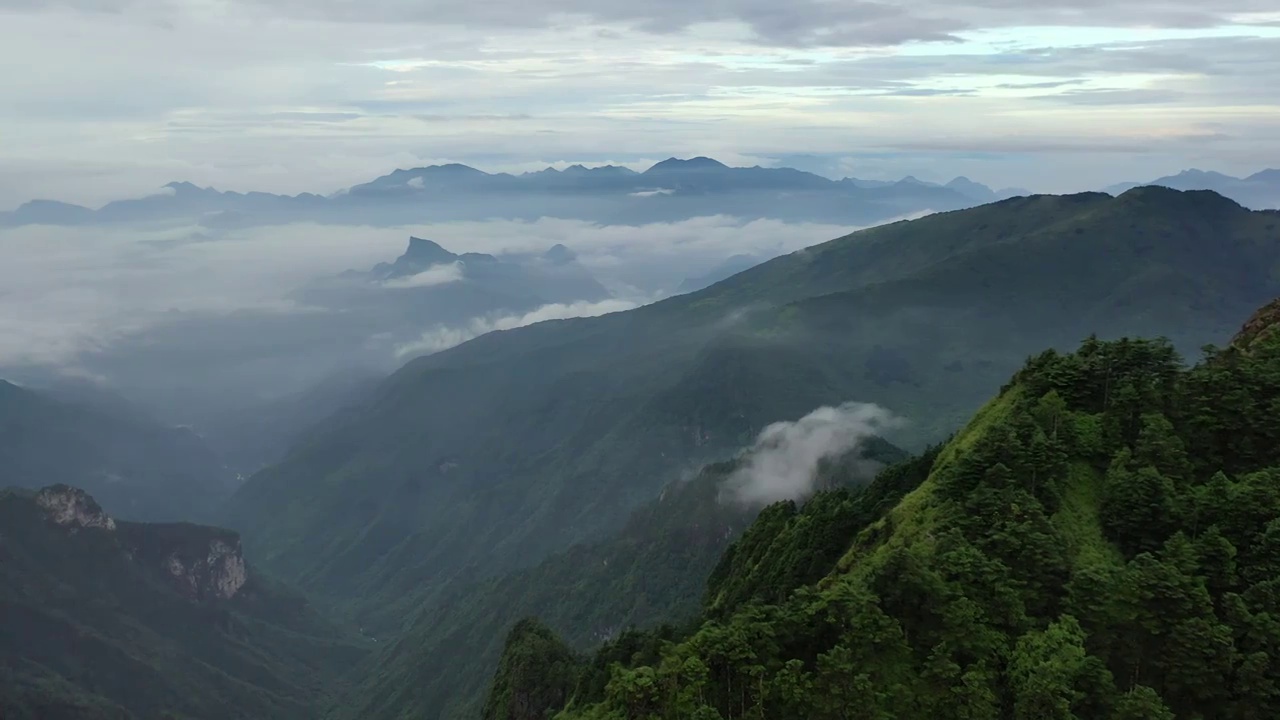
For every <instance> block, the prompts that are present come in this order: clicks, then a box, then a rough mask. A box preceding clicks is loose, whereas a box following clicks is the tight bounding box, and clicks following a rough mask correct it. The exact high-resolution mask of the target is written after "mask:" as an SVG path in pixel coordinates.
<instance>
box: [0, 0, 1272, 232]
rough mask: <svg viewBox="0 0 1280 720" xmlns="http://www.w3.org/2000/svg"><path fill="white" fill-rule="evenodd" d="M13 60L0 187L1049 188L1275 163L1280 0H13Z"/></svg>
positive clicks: (3, 76) (6, 75) (29, 191)
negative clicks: (604, 170) (882, 182)
mask: <svg viewBox="0 0 1280 720" xmlns="http://www.w3.org/2000/svg"><path fill="white" fill-rule="evenodd" d="M0 66H2V67H4V68H6V71H5V72H3V73H0V97H3V98H4V99H5V101H4V102H3V103H0V146H2V147H3V148H4V152H3V153H0V210H3V209H10V208H12V207H15V206H17V205H18V204H20V203H21V202H24V201H26V200H29V199H32V198H33V197H44V198H55V199H61V200H67V201H72V202H78V203H83V204H88V205H95V206H96V205H99V204H101V203H104V202H106V201H108V200H111V199H117V198H121V197H133V196H139V195H145V194H148V193H149V192H153V191H154V190H155V189H156V188H159V187H160V186H162V185H163V184H164V183H166V182H169V181H174V180H189V181H192V182H195V183H197V184H200V185H213V186H215V187H218V188H219V189H228V190H241V191H246V190H262V191H270V192H286V193H298V192H304V191H309V192H322V193H327V192H333V191H336V190H338V189H340V188H343V187H347V186H350V185H352V184H355V183H358V182H362V181H366V180H368V179H370V178H373V177H376V176H378V175H381V174H384V173H386V172H388V171H390V170H391V169H394V168H397V167H413V166H420V165H426V164H432V163H438V162H451V161H452V162H465V163H468V164H471V165H474V166H476V167H480V168H482V169H486V170H490V171H498V170H502V171H521V170H529V169H537V168H541V167H545V166H547V165H553V166H564V165H567V164H570V163H573V162H584V163H587V164H603V163H607V162H614V163H619V164H625V165H629V166H631V167H636V168H643V167H645V166H647V165H648V164H650V163H652V162H654V161H657V160H661V159H663V158H665V157H668V156H681V157H687V156H692V155H710V156H713V157H717V158H719V159H721V160H722V161H725V162H728V163H730V164H761V165H777V164H786V165H792V166H798V167H803V168H805V169H810V170H814V171H818V172H822V173H823V174H827V175H831V176H836V177H840V176H844V175H852V176H856V177H863V178H869V179H886V178H897V177H901V176H903V175H907V174H912V175H915V176H917V177H920V178H922V179H926V180H946V179H949V178H950V177H952V176H955V175H961V174H963V175H967V176H969V177H972V178H974V179H976V180H979V181H982V182H986V183H988V184H990V185H992V186H996V187H1004V186H1015V187H1027V188H1031V189H1034V190H1037V191H1048V192H1068V191H1077V190H1083V189H1092V188H1097V187H1101V186H1103V185H1106V184H1110V183H1112V182H1116V181H1119V180H1149V179H1153V178H1154V177H1158V176H1160V175H1164V174H1169V173H1172V172H1176V171H1178V170H1180V169H1183V168H1186V167H1191V166H1197V167H1202V168H1206V169H1216V170H1220V171H1224V172H1228V173H1232V174H1238V175H1244V174H1250V173H1252V172H1256V171H1257V170H1260V169H1262V168H1263V167H1265V166H1266V165H1268V164H1270V165H1272V166H1276V165H1280V107H1277V106H1280V91H1277V90H1276V89H1275V88H1277V87H1280V10H1278V9H1277V6H1276V4H1275V0H1213V1H1212V2H1205V1H1204V0H1126V1H1125V2H1111V1H1109V0H1059V1H1058V2H1044V1H1042V0H947V1H946V2H944V1H943V0H896V1H895V2H880V1H878V0H792V1H790V2H779V1H778V0H703V1H701V2H689V1H688V0H679V1H677V0H656V1H652V2H639V1H637V0H591V1H590V2H588V1H587V0H490V1H488V2H471V1H470V0H467V1H464V0H360V1H356V0H0ZM15 70H16V71H15Z"/></svg>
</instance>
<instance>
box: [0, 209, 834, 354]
mask: <svg viewBox="0 0 1280 720" xmlns="http://www.w3.org/2000/svg"><path fill="white" fill-rule="evenodd" d="M850 230H851V228H845V227H839V226H831V225H820V224H786V223H782V222H777V221H757V222H751V223H746V224H744V223H741V222H739V221H737V220H734V219H732V218H725V217H712V218H698V219H694V220H689V221H686V222H681V223H663V224H655V225H647V226H641V227H630V226H603V227H602V226H597V225H593V224H591V223H587V222H582V221H573V220H550V219H546V220H539V221H536V222H519V221H495V222H462V223H447V224H439V225H427V226H412V227H403V228H369V227H359V226H354V227H353V226H321V225H315V224H296V225H284V226H275V227H269V228H253V229H248V230H234V231H213V230H209V229H200V228H187V227H150V228H134V227H127V228H124V227H100V228H66V227H58V228H55V227H47V226H27V227H23V228H16V229H8V230H0V248H3V253H4V261H3V262H0V369H2V368H4V367H12V366H15V365H24V364H38V365H62V366H71V365H74V364H75V362H76V358H77V356H79V355H80V354H81V353H84V352H92V351H95V350H97V349H101V348H104V347H109V346H111V345H112V344H113V343H114V342H115V341H116V340H118V339H119V338H121V337H122V336H126V335H128V334H130V333H136V332H140V331H144V330H146V329H147V328H149V327H152V326H155V325H157V324H159V323H164V322H169V321H172V320H174V319H175V318H179V317H181V318H187V319H199V318H200V317H213V316H233V315H235V314H237V313H259V314H261V313H274V314H280V313H305V312H307V311H308V308H307V307H306V306H305V304H302V303H299V302H298V301H296V300H294V299H292V295H293V291H294V290H296V289H297V288H298V287H300V286H302V285H304V284H306V283H308V282H309V281H312V280H314V279H316V278H322V277H330V276H334V275H337V274H338V273H341V272H343V271H344V270H348V269H358V270H363V269H368V268H371V267H373V266H374V265H375V264H377V263H379V262H384V261H388V260H391V259H394V258H395V257H396V256H398V255H399V254H400V253H402V252H403V251H404V248H405V243H406V242H407V238H408V237H409V236H410V235H415V236H419V237H427V238H431V239H434V240H436V241H438V242H440V243H441V244H442V245H444V246H445V247H446V248H448V249H450V250H452V251H454V252H459V253H461V252H485V253H495V254H499V253H542V252H543V251H545V250H546V249H547V248H549V247H551V246H552V245H555V244H557V243H564V244H565V245H567V246H569V247H570V248H572V249H573V250H574V251H575V252H576V253H577V254H578V258H579V261H580V262H582V263H583V264H584V265H586V266H587V268H588V269H589V270H590V271H591V272H592V273H593V274H595V275H596V276H597V277H599V278H601V279H602V280H604V281H606V283H607V284H608V285H609V286H610V287H611V289H612V290H613V291H614V292H613V294H614V295H615V297H617V298H620V299H621V300H624V301H626V302H630V303H642V302H647V301H648V300H651V299H653V297H654V291H655V290H656V289H660V288H661V287H666V288H667V289H670V288H673V287H675V285H677V284H678V283H679V281H680V280H681V279H683V275H682V274H681V273H682V272H687V273H688V274H689V275H697V274H700V273H702V272H705V271H706V270H708V269H710V268H711V267H713V266H714V265H716V264H718V263H720V262H721V261H723V260H724V258H726V257H728V256H729V255H732V254H735V253H739V252H751V253H753V254H756V255H759V256H761V257H772V256H775V255H779V254H782V253H785V252H790V251H792V250H796V249H799V248H801V247H805V246H808V245H812V244H814V243H818V242H822V241H824V240H828V239H831V238H833V237H837V236H840V235H843V234H845V233H847V232H849V231H850ZM456 272H457V268H456V267H455V266H453V265H443V266H437V267H434V268H431V269H429V270H427V271H426V272H425V273H423V274H421V275H415V276H413V277H412V278H406V279H405V280H406V281H408V282H412V283H415V284H424V283H425V284H430V283H432V282H443V281H451V280H456ZM387 292H408V290H405V289H387ZM620 307H621V306H603V308H604V309H600V310H599V311H601V312H607V311H611V310H610V309H609V308H612V309H620ZM591 311H592V308H585V307H580V308H573V307H563V308H556V307H552V308H549V309H546V310H545V318H546V319H550V318H552V317H565V316H567V315H566V314H565V313H570V312H578V313H579V314H586V313H588V312H591ZM541 317H543V316H539V315H536V314H531V316H530V317H529V318H527V322H535V321H536V319H535V318H541ZM512 322H519V323H524V322H526V319H525V318H524V317H523V316H522V317H520V318H516V319H515V320H512V319H503V318H496V319H495V318H482V319H480V320H477V321H476V323H474V324H466V325H464V326H462V327H458V328H454V329H453V330H451V332H454V333H456V335H455V336H456V337H462V336H473V335H474V334H476V333H477V332H481V331H483V328H484V327H490V326H492V327H495V328H496V327H511V326H514V325H512V324H511V323H512ZM422 330H423V331H424V332H427V331H432V330H433V329H432V328H428V327H424V328H422ZM455 344H456V343H455ZM440 346H443V341H442V343H441V344H440V345H437V347H440ZM392 353H393V349H391V348H388V350H387V355H388V361H391V360H394V358H393V357H392Z"/></svg>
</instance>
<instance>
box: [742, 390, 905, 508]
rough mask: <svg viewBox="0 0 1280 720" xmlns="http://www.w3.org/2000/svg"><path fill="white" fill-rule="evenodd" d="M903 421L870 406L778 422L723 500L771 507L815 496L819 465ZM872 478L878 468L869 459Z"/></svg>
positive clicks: (750, 453)
mask: <svg viewBox="0 0 1280 720" xmlns="http://www.w3.org/2000/svg"><path fill="white" fill-rule="evenodd" d="M902 422H903V420H902V419H901V418H898V417H897V416H895V415H894V414H893V413H891V412H889V411H888V410H886V409H884V408H882V407H880V406H879V405H874V404H871V403H857V402H847V403H843V404H841V405H839V406H836V407H831V406H824V407H820V408H818V409H817V410H814V411H813V412H811V413H809V414H808V415H805V416H804V417H802V418H800V419H799V420H796V421H794V422H790V421H787V422H776V423H773V424H772V425H770V426H768V427H766V428H765V429H764V430H762V431H760V434H759V435H758V436H757V437H756V441H755V444H754V445H752V447H751V448H750V449H749V450H747V452H746V454H745V455H746V457H745V460H744V463H743V465H742V466H741V467H740V468H739V469H738V470H736V471H735V472H734V473H733V475H731V476H730V477H729V479H728V480H726V481H725V483H724V487H723V488H722V494H721V497H722V499H727V500H731V501H734V502H738V503H741V504H744V505H767V504H769V503H773V502H777V501H779V500H800V499H802V498H804V497H807V496H809V495H811V494H812V493H813V492H814V490H815V489H816V488H815V484H816V482H817V479H818V468H819V464H820V463H821V462H822V461H823V460H826V459H829V458H835V457H839V456H841V455H845V454H846V453H851V452H853V451H856V450H858V449H859V448H860V447H861V446H862V445H863V443H865V442H866V441H867V440H869V439H871V438H873V437H876V436H878V435H880V434H882V433H883V432H884V431H885V430H889V429H891V428H894V427H897V426H899V425H901V424H902ZM859 469H860V470H863V471H865V474H866V476H867V477H870V476H871V475H872V474H874V473H875V471H876V470H877V469H878V465H877V464H876V463H874V462H872V461H867V463H866V467H865V468H859Z"/></svg>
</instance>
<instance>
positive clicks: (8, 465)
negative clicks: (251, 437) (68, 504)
mask: <svg viewBox="0 0 1280 720" xmlns="http://www.w3.org/2000/svg"><path fill="white" fill-rule="evenodd" d="M50 483H66V484H70V485H75V486H77V487H82V488H85V489H86V490H88V491H90V492H91V493H93V494H94V496H95V497H97V498H98V499H99V501H100V502H102V504H103V505H104V506H105V507H106V508H107V510H108V511H109V512H111V513H113V514H116V515H118V516H120V517H124V518H130V519H135V520H206V519H209V518H211V517H212V516H213V513H214V511H215V508H216V507H217V506H218V505H219V504H220V503H221V502H223V501H224V500H225V499H226V498H227V497H229V496H230V495H231V493H232V491H233V490H234V476H233V475H232V473H231V472H230V471H229V470H227V469H226V468H225V467H224V465H223V462H222V459H221V458H220V457H219V456H218V454H217V453H215V452H214V451H213V450H212V449H211V448H210V447H209V446H208V445H207V444H206V443H205V442H204V441H203V440H202V439H201V438H200V437H198V436H197V435H196V434H195V433H193V432H191V431H190V430H189V429H186V428H177V427H167V426H164V425H162V424H160V423H159V422H158V421H156V420H153V419H151V418H150V417H148V416H147V415H146V414H144V413H142V412H140V411H137V410H135V409H132V408H128V407H125V406H123V405H118V404H114V403H112V402H109V401H108V400H105V399H104V400H99V401H92V400H77V399H75V398H74V397H73V396H69V397H68V398H67V399H64V397H63V396H62V395H60V394H58V393H54V392H43V391H36V390H31V389H28V388H23V387H18V386H17V385H13V384H11V383H8V382H5V381H3V380H0V487H4V486H17V487H25V488H36V487H40V486H43V485H46V484H50Z"/></svg>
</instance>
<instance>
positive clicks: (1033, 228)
mask: <svg viewBox="0 0 1280 720" xmlns="http://www.w3.org/2000/svg"><path fill="white" fill-rule="evenodd" d="M1278 262H1280V225H1278V224H1277V223H1276V221H1275V219H1274V216H1271V215H1268V214H1264V213H1255V212H1250V211H1247V210H1244V209H1243V208H1241V207H1239V206H1238V205H1236V204H1235V203H1233V202H1231V201H1228V200H1226V199H1224V198H1221V197H1219V196H1216V195H1213V194H1212V193H1179V192H1177V191H1172V190H1167V189H1163V188H1141V189H1138V190H1135V191H1132V192H1130V193H1126V194H1125V195H1123V196H1121V197H1119V198H1111V197H1109V196H1107V195H1105V194H1101V193H1091V194H1084V195H1075V196H1062V197H1056V196H1039V197H1030V198H1016V199H1013V200H1008V201H1003V202H1000V203H995V204H992V205H987V206H983V207H980V208H974V209H970V210H963V211H957V212H953V213H944V214H938V215H933V216H930V217H926V218H922V219H919V220H914V221H909V222H900V223H894V224H891V225H887V226H884V227H880V228H875V229H872V230H868V231H864V232H860V233H855V234H854V235H851V236H848V237H845V238H841V239H838V240H834V241H831V242H828V243H825V244H822V245H818V246H815V247H812V248H809V249H807V250H804V251H801V252H797V253H793V254H791V255H788V256H784V257H782V258H778V259H776V260H773V261H770V262H767V263H764V264H763V265H760V266H757V267H755V268H752V269H750V270H748V271H746V272H743V273H740V274H738V275H736V276H734V277H732V278H729V279H728V280H725V281H723V282H720V283H717V284H715V285H713V286H712V287H710V288H707V289H705V290H703V291H700V292H697V293H692V294H689V295H684V296H679V297H676V298H672V299H670V300H667V301H664V302H660V303H656V304H654V305H651V306H647V307H644V308H640V309H638V310H635V311H631V312H625V313H616V314H613V315H606V316H602V317H598V318H590V319H581V320H572V321H558V322H547V323H540V324H537V325H534V326H530V327H527V328H521V329H519V330H513V331H507V332H498V333H491V334H489V335H485V336H482V337H480V338H477V339H476V340H473V341H471V342H468V343H466V344H464V345H462V346H460V347H457V348H455V349H453V350H450V351H447V352H442V353H438V354H436V355H432V356H429V357H425V358H421V359H419V360H416V361H414V362H411V363H410V364H409V365H407V366H406V367H404V368H403V369H402V370H400V371H399V372H398V373H396V374H395V375H393V376H392V377H391V378H390V379H389V380H388V381H387V382H385V383H384V384H383V385H382V387H381V388H380V389H379V390H378V392H377V393H376V396H375V398H374V399H373V401H372V402H371V403H370V404H369V405H368V407H366V408H364V409H362V410H361V411H359V412H355V413H351V414H349V415H348V416H346V417H344V418H343V419H342V421H341V422H338V423H335V424H334V426H333V427H331V428H330V430H329V431H328V432H326V433H323V434H321V435H319V436H316V437H314V438H312V439H311V441H310V442H307V443H305V444H303V445H300V446H298V447H296V448H295V449H294V450H293V452H292V453H291V454H290V456H289V457H288V458H286V459H285V460H284V462H282V463H281V464H279V465H277V466H275V467H273V468H269V469H267V470H265V471H263V472H262V473H259V474H258V475H256V476H255V477H254V478H252V479H251V480H250V481H249V482H248V483H246V485H245V486H243V487H242V488H241V490H240V492H239V493H237V495H236V497H235V498H234V499H233V501H232V503H231V504H230V507H229V512H228V516H227V517H228V522H229V523H230V524H231V525H232V526H234V527H238V528H240V529H242V530H243V531H244V533H245V538H246V546H247V548H248V551H249V552H250V554H251V556H252V557H255V558H259V559H260V561H261V562H263V563H265V564H267V565H268V566H269V567H271V568H272V569H274V570H276V571H278V572H280V573H282V574H283V575H284V576H285V577H286V578H289V579H291V580H294V581H297V582H299V583H301V584H302V585H303V586H305V587H306V588H307V589H309V590H312V591H314V592H316V593H317V594H319V595H320V596H322V597H327V598H328V599H329V601H331V602H336V603H338V604H342V605H345V607H346V608H347V609H349V610H351V611H353V612H355V613H356V614H357V616H358V617H359V618H360V620H361V622H365V623H369V624H373V625H375V626H376V627H378V631H379V632H380V633H381V632H396V631H398V630H399V629H400V626H401V625H402V624H403V623H404V622H405V618H404V616H403V615H402V614H397V613H390V614H385V615H381V616H380V615H379V613H380V608H386V607H389V606H391V605H392V604H393V603H392V600H393V599H396V600H398V599H401V598H404V597H406V595H413V594H415V593H424V592H429V591H430V588H431V587H433V586H436V585H438V584H440V583H443V582H446V581H447V580H448V579H449V578H450V577H452V576H454V575H457V574H460V573H464V574H469V575H470V576H473V577H474V576H483V575H486V574H497V573H500V572H502V571H504V570H507V569H511V568H515V567H519V566H523V565H531V564H533V563H536V562H537V561H539V560H541V559H542V558H544V557H546V556H547V555H548V554H550V553H553V552H556V551H559V550H562V549H564V548H567V547H569V546H570V545H572V544H574V543H577V542H581V541H583V540H590V539H593V538H599V537H603V536H604V535H606V534H608V533H610V532H612V531H613V529H614V528H616V527H618V526H619V525H620V524H621V523H622V522H623V520H624V518H625V517H626V514H627V513H628V512H629V511H630V510H631V509H633V508H635V507H637V506H638V505H639V504H641V503H643V502H645V501H646V500H648V499H650V498H652V497H653V496H654V495H656V493H657V492H658V490H659V488H660V487H661V486H662V485H663V484H664V483H665V482H667V481H668V480H670V479H672V478H673V477H675V476H677V475H678V474H679V473H680V472H682V471H685V470H686V469H687V468H689V467H696V466H698V465H701V464H704V463H706V462H711V461H715V460H717V459H722V458H724V457H727V456H728V455H729V454H731V453H732V452H734V451H735V450H736V449H737V448H739V447H741V446H744V445H746V444H747V443H748V442H749V441H750V439H751V438H752V437H753V436H754V434H755V432H757V431H758V430H759V429H760V428H761V427H763V426H764V425H765V424H767V423H770V422H774V421H777V420H785V419H794V418H797V417H800V416H802V415H803V414H805V413H807V412H808V411H810V410H812V409H813V408H815V407H818V406H820V405H824V404H830V403H833V402H839V401H844V400H860V401H870V402H876V403H878V404H880V405H883V406H885V407H888V408H889V409H891V410H893V411H894V412H896V413H898V414H900V415H904V416H906V417H907V418H909V419H910V420H911V421H912V423H911V424H910V425H909V426H908V429H906V430H905V431H903V432H901V433H899V434H898V435H897V436H891V437H890V438H889V439H890V440H892V441H895V442H900V443H906V444H907V445H908V446H912V447H916V448H918V447H920V446H921V445H923V444H924V443H925V442H927V441H930V440H936V439H938V438H941V437H943V436H944V435H945V434H947V433H948V432H950V431H951V430H952V429H954V428H955V427H957V426H959V425H960V424H961V422H962V421H963V419H964V417H965V416H967V415H968V414H969V413H971V412H972V411H973V410H974V409H975V408H977V407H978V406H979V405H980V404H981V403H982V402H983V400H984V398H986V397H989V395H990V393H991V392H992V391H994V390H995V389H996V388H997V387H999V385H1000V383H1001V382H1002V381H1003V380H1004V379H1005V378H1007V377H1008V376H1009V374H1010V373H1012V372H1013V371H1014V370H1016V369H1017V367H1018V366H1019V364H1020V363H1021V362H1022V360H1023V359H1024V358H1025V357H1026V356H1027V355H1029V354H1031V353H1033V352H1036V351H1037V350H1038V349H1039V348H1043V347H1058V348H1067V347H1070V346H1072V345H1074V344H1075V343H1077V342H1078V341H1079V340H1080V338H1083V337H1085V336H1087V335H1089V334H1090V333H1097V334H1098V335H1099V336H1100V337H1117V336H1120V335H1125V334H1130V335H1132V334H1138V333H1142V334H1151V335H1166V336H1169V337H1170V338H1171V339H1172V340H1173V341H1174V343H1175V345H1176V347H1178V348H1180V349H1182V350H1184V351H1194V349H1195V348H1198V347H1199V346H1201V345H1203V344H1204V343H1205V342H1210V341H1214V340H1215V339H1219V338H1222V337H1225V336H1227V335H1228V334H1229V333H1230V332H1231V327H1232V325H1234V323H1235V322H1236V318H1238V317H1239V316H1240V315H1242V314H1244V313H1246V312H1248V311H1249V310H1250V309H1252V308H1254V307H1256V306H1257V305H1258V304H1259V303H1261V302H1263V301H1265V300H1266V299H1268V298H1270V297H1273V296H1275V295H1276V294H1280V283H1277V281H1276V280H1275V277H1276V274H1275V273H1274V269H1275V268H1276V267H1277V263H1278ZM1006 288H1008V289H1006ZM1015 290H1016V292H1015Z"/></svg>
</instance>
